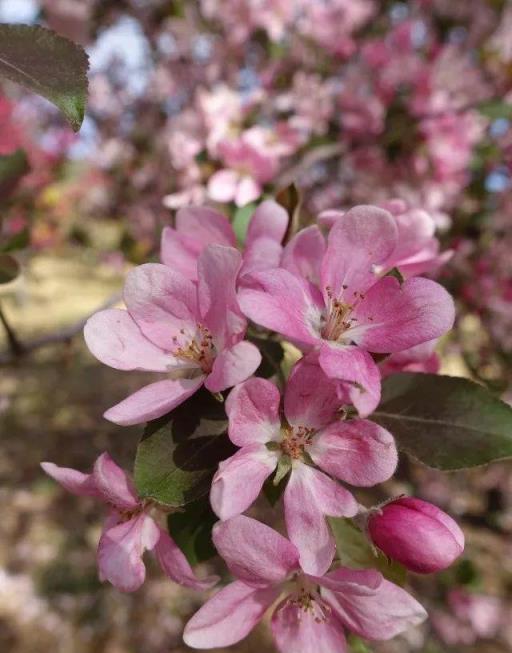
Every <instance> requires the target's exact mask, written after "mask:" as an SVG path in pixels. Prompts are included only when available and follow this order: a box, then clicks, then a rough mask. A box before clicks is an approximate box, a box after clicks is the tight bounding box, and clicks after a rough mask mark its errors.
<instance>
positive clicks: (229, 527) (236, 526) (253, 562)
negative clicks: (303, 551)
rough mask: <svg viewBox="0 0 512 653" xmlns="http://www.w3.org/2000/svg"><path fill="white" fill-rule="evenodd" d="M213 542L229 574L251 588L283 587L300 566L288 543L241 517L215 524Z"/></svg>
mask: <svg viewBox="0 0 512 653" xmlns="http://www.w3.org/2000/svg"><path fill="white" fill-rule="evenodd" d="M213 542H214V544H215V546H216V548H217V550H218V552H219V553H220V555H221V556H222V557H223V558H224V560H225V562H226V564H227V566H228V567H229V570H230V571H231V573H232V574H233V575H234V576H235V577H236V578H238V579H239V580H241V581H243V582H244V583H246V584H247V585H251V586H252V587H259V588H263V587H268V586H269V585H276V584H279V583H282V582H283V581H284V580H286V578H287V577H288V576H289V575H290V574H291V573H292V572H293V571H296V570H297V569H298V566H299V553H298V551H297V549H296V548H295V547H294V546H293V544H292V543H291V542H289V541H288V540H287V539H286V538H285V537H283V536H282V535H280V534H279V533H278V532H277V531H275V530H274V529H273V528H270V526H266V525H265V524H262V523H261V522H259V521H256V520H255V519H251V518H250V517H245V516H244V515H240V516H238V517H233V519H228V521H224V522H217V524H215V526H214V528H213Z"/></svg>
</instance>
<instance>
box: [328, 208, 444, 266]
mask: <svg viewBox="0 0 512 653" xmlns="http://www.w3.org/2000/svg"><path fill="white" fill-rule="evenodd" d="M380 207H381V208H383V209H385V210H386V211H389V213H391V215H392V216H393V218H394V219H395V223H396V226H397V230H398V234H397V244H396V247H395V249H394V250H393V252H392V254H391V256H390V257H389V258H388V259H387V260H386V261H384V263H382V264H381V265H380V266H377V270H378V271H381V272H384V271H386V270H389V269H391V268H393V267H396V268H399V269H400V272H401V274H402V275H403V276H404V277H413V276H418V275H420V274H426V273H432V272H435V271H436V270H437V269H439V268H440V267H441V266H443V265H444V264H445V263H446V262H447V261H449V259H450V258H451V257H452V255H453V251H452V250H446V251H444V252H443V253H442V254H440V253H439V249H440V244H439V240H438V239H437V238H436V236H435V231H436V221H435V220H434V218H433V217H432V216H431V215H430V214H429V213H428V212H427V211H425V210H423V209H419V208H413V207H410V206H408V204H407V203H406V202H404V201H403V200H401V199H391V200H388V201H387V202H383V203H382V204H380ZM343 215H344V212H343V211H336V210H327V211H322V213H320V215H319V216H318V222H319V224H321V225H322V226H326V227H327V228H329V229H330V228H331V227H332V226H333V225H334V224H335V222H336V220H337V219H338V218H340V217H342V216H343Z"/></svg>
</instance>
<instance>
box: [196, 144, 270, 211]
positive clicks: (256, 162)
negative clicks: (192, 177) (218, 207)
mask: <svg viewBox="0 0 512 653" xmlns="http://www.w3.org/2000/svg"><path fill="white" fill-rule="evenodd" d="M217 150H218V153H219V157H220V159H221V160H222V163H223V164H224V166H225V167H224V168H221V169H220V170H218V171H217V172H214V173H213V175H212V176H211V177H210V179H209V181H208V194H209V196H210V197H211V199H212V200H214V201H216V202H231V201H233V202H234V203H235V204H236V205H237V206H244V205H245V204H249V202H253V201H254V200H256V199H258V197H260V195H261V194H262V192H263V185H264V184H266V183H267V182H269V181H270V180H271V179H272V178H273V177H274V175H275V174H276V172H277V168H278V160H277V157H276V156H275V155H274V154H272V153H271V152H269V151H268V149H266V148H265V147H264V144H263V143H262V142H254V139H253V138H250V135H247V134H242V135H241V136H240V137H239V138H238V139H236V140H228V139H226V140H224V141H221V142H220V143H219V144H218V145H217Z"/></svg>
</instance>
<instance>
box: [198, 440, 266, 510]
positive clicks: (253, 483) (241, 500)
mask: <svg viewBox="0 0 512 653" xmlns="http://www.w3.org/2000/svg"><path fill="white" fill-rule="evenodd" d="M277 462H278V455H277V453H276V452H272V451H269V450H268V449H267V448H266V447H265V446H264V445H261V444H250V445H247V446H246V447H242V449H240V451H237V453H236V454H234V455H233V456H231V457H230V458H228V459H227V460H224V461H223V462H221V463H220V464H219V469H218V471H217V473H216V474H215V476H214V477H213V481H212V486H211V489H210V502H211V504H212V508H213V510H214V512H215V514H216V515H217V516H218V517H219V518H220V519H230V518H231V517H235V516H236V515H240V514H242V513H243V512H245V511H246V510H247V508H249V506H252V504H253V503H254V501H256V499H257V498H258V496H259V494H260V492H261V488H262V487H263V483H264V482H265V480H266V479H267V478H268V477H269V476H270V474H271V473H272V472H273V470H274V469H275V467H276V465H277Z"/></svg>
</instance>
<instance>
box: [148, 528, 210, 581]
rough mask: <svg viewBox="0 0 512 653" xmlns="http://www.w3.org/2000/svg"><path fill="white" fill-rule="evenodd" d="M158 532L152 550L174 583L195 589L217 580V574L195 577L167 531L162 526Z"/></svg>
mask: <svg viewBox="0 0 512 653" xmlns="http://www.w3.org/2000/svg"><path fill="white" fill-rule="evenodd" d="M159 532H160V537H159V538H158V542H157V543H156V546H155V549H154V551H155V555H156V558H157V560H158V562H159V564H160V567H161V568H162V570H163V571H164V573H165V574H166V575H167V576H169V578H171V579H172V580H173V581H174V582H175V583H179V584H180V585H183V586H185V587H191V588H192V589H195V590H207V589H209V588H210V587H212V586H213V585H215V584H216V583H217V582H218V580H219V578H218V576H210V577H208V578H204V579H203V580H201V579H199V578H196V576H195V574H194V571H193V569H192V567H191V566H190V565H189V563H188V561H187V559H186V558H185V556H184V555H183V553H182V551H181V550H180V549H179V548H178V546H176V544H175V542H174V540H173V539H172V538H171V537H170V536H169V533H167V532H166V531H164V530H163V529H162V528H160V529H159Z"/></svg>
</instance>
